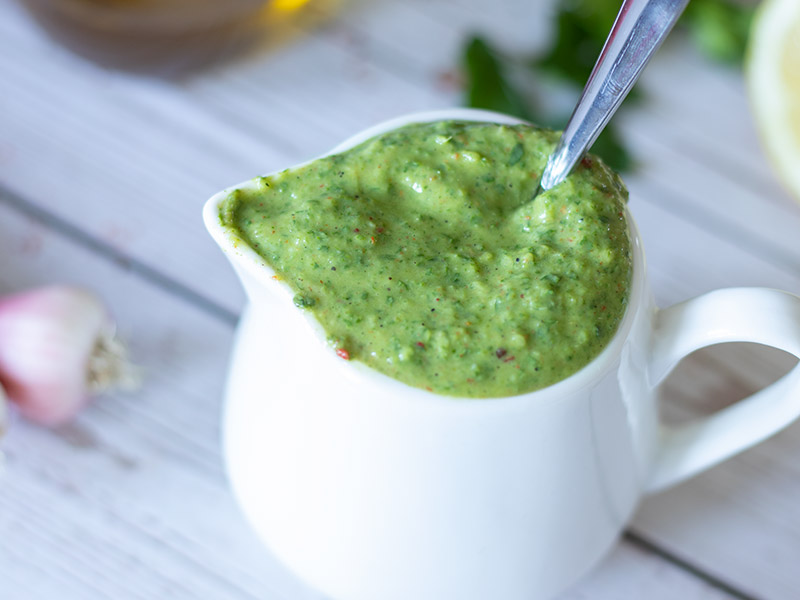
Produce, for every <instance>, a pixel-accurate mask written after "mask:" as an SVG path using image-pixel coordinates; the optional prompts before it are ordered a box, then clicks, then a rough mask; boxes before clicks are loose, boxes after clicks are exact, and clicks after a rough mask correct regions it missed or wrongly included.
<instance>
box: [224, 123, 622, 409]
mask: <svg viewBox="0 0 800 600" xmlns="http://www.w3.org/2000/svg"><path fill="white" fill-rule="evenodd" d="M557 139H558V134H557V133H555V132H552V131H549V130H545V129H540V128H537V127H534V126H531V125H514V126H508V125H496V124H490V123H474V122H459V121H439V122H434V123H422V124H414V125H409V126H406V127H402V128H400V129H396V130H393V131H391V132H388V133H385V134H383V135H380V136H378V137H375V138H372V139H370V140H368V141H366V142H364V143H362V144H360V145H359V146H357V147H355V148H352V149H350V150H347V151H345V152H343V153H341V154H336V155H332V156H327V157H324V158H321V159H318V160H316V161H313V162H311V163H309V164H306V165H304V166H301V167H298V168H295V169H289V170H286V171H283V172H281V173H278V174H276V175H271V176H269V177H262V178H259V179H258V180H257V185H255V186H253V188H254V189H237V190H234V191H233V192H231V193H230V194H229V196H228V197H227V199H226V200H225V201H224V202H223V203H222V205H221V208H220V219H221V221H222V224H223V225H224V226H225V227H226V228H229V229H230V230H232V231H234V232H235V233H236V234H237V235H238V236H239V237H240V238H241V239H242V240H244V241H245V243H247V244H248V245H249V246H250V247H251V248H253V250H255V251H256V252H257V253H258V254H259V255H261V257H263V258H264V260H265V261H266V262H267V263H268V264H269V265H270V266H271V267H272V268H273V269H274V270H275V272H276V273H277V275H278V277H279V278H280V279H282V280H284V281H285V282H287V283H288V284H289V285H290V286H291V288H292V289H293V290H294V291H295V296H294V303H295V305H296V306H297V307H298V308H299V309H302V310H307V311H310V312H311V313H312V314H313V316H314V317H315V318H316V319H317V320H318V321H319V323H320V324H321V325H322V327H323V328H324V329H325V331H326V333H327V335H328V341H329V343H330V344H331V346H332V351H336V353H337V354H338V355H339V356H340V357H342V358H345V359H352V360H359V361H361V362H363V363H365V364H367V365H369V366H370V367H372V368H374V369H376V370H378V371H380V372H382V373H385V374H386V375H389V376H391V377H394V378H396V379H398V380H400V381H403V382H405V383H407V384H409V385H412V386H416V387H420V388H424V389H428V390H430V391H433V392H436V393H439V394H445V395H450V396H459V397H484V398H491V397H499V396H509V395H514V394H521V393H524V392H529V391H532V390H536V389H539V388H542V387H545V386H548V385H550V384H552V383H555V382H557V381H559V380H561V379H564V378H566V377H568V376H569V375H571V374H572V373H574V372H576V371H577V370H579V369H580V368H581V367H583V366H585V365H586V364H587V363H589V362H590V361H591V360H592V359H593V358H594V357H595V356H597V354H599V353H600V351H601V350H602V349H603V348H604V347H605V346H606V344H607V343H608V342H609V340H610V339H611V338H612V337H613V335H614V333H615V331H616V329H617V326H618V325H619V322H620V320H621V318H622V315H623V313H624V311H625V307H626V304H627V301H628V295H629V288H630V280H631V260H632V259H631V244H630V239H629V237H628V232H627V225H626V221H625V217H624V212H625V202H626V201H627V191H626V189H625V188H624V186H623V184H622V182H621V180H620V179H619V177H618V176H617V175H616V174H615V173H614V172H612V171H611V170H610V169H609V168H608V167H606V166H605V165H604V164H603V163H602V162H601V161H600V160H599V159H597V158H595V157H592V156H588V157H587V158H585V159H584V160H583V162H582V163H581V164H580V165H579V166H578V168H576V169H575V170H574V172H573V173H572V174H571V175H570V176H569V177H568V178H567V180H566V181H565V182H564V183H562V184H560V185H558V186H556V187H555V188H553V189H552V190H549V191H547V192H544V193H541V194H540V195H539V196H537V197H536V198H535V199H533V196H534V192H535V190H536V186H537V184H538V179H539V176H540V174H541V172H542V170H543V168H544V165H545V163H546V160H547V156H548V154H549V153H550V152H551V150H552V149H553V148H554V146H555V144H556V142H557Z"/></svg>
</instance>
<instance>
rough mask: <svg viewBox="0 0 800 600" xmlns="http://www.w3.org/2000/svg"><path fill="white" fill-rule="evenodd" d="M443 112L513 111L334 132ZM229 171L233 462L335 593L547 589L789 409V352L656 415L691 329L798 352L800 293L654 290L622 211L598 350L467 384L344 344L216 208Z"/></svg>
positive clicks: (479, 596)
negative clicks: (520, 384)
mask: <svg viewBox="0 0 800 600" xmlns="http://www.w3.org/2000/svg"><path fill="white" fill-rule="evenodd" d="M437 119H466V120H476V121H491V122H503V123H513V122H518V121H517V120H515V119H512V118H509V117H507V116H504V115H498V114H495V113H487V112H485V111H471V110H464V109H459V110H449V111H440V112H435V113H424V114H416V115H408V116H404V117H401V118H399V119H395V120H392V121H389V122H387V123H384V124H381V125H378V126H377V127H374V128H371V129H369V130H367V131H365V132H362V133H360V134H358V135H356V136H354V137H353V138H351V139H349V140H347V141H346V142H345V143H343V144H342V145H340V146H339V147H337V148H336V149H335V150H334V152H335V151H341V150H343V149H346V148H349V147H352V146H353V145H355V144H357V143H359V142H361V141H363V140H365V139H367V138H368V137H371V136H372V135H375V134H378V133H381V132H383V131H387V130H390V129H392V128H395V127H398V126H400V125H403V124H406V123H411V122H420V121H431V120H437ZM241 185H242V186H247V185H250V184H249V183H244V184H241ZM237 187H239V186H237ZM230 189H233V188H230ZM230 189H228V190H224V191H222V192H220V193H219V194H217V195H215V196H214V197H213V198H211V199H210V200H209V202H208V203H207V205H206V207H205V212H204V218H205V222H206V226H207V228H208V229H209V231H210V232H211V234H212V236H213V237H214V239H215V240H216V241H217V243H218V244H219V245H220V246H221V247H222V249H223V250H224V252H225V253H226V255H227V256H228V257H229V259H230V261H231V263H232V265H233V267H234V269H235V270H236V272H237V273H238V274H239V276H240V278H241V280H242V283H243V285H244V287H245V290H246V292H247V295H248V298H249V305H248V308H247V309H246V311H245V313H244V315H243V317H242V320H241V323H240V325H239V330H238V336H237V341H236V345H235V348H234V353H233V357H232V361H231V370H230V375H229V383H228V389H227V397H226V409H225V425H224V435H225V455H226V460H227V467H228V471H229V475H230V480H231V483H232V485H233V489H234V492H235V494H236V496H237V498H238V500H239V502H240V504H241V506H242V508H243V509H244V512H245V513H246V514H247V516H248V518H249V520H250V522H251V523H252V525H253V526H254V528H255V529H256V531H257V532H258V533H259V535H260V536H261V537H262V538H263V539H264V541H265V542H266V543H267V544H268V545H269V546H270V548H271V549H272V550H273V552H274V553H275V554H276V555H277V556H278V557H279V558H281V559H282V560H283V561H284V562H285V563H286V564H287V565H288V566H289V567H290V568H292V569H293V570H294V571H295V572H296V573H297V574H298V575H300V576H301V577H303V578H305V579H306V580H308V581H309V582H310V583H311V584H312V585H315V586H316V587H318V588H319V589H320V590H322V591H324V592H325V593H327V594H329V595H330V596H331V597H333V598H337V599H339V600H395V599H396V600H408V599H409V598H414V599H415V600H426V599H430V600H448V599H458V600H470V599H475V600H485V599H486V598H503V599H504V600H516V599H519V600H523V599H525V600H531V599H536V598H549V597H551V596H553V595H554V594H556V593H557V592H559V591H560V590H562V589H564V588H565V587H566V586H567V585H569V584H570V583H571V582H573V581H575V580H576V579H577V578H578V577H579V576H580V575H581V574H583V573H584V572H586V571H587V570H588V569H589V568H590V567H591V566H592V565H593V564H594V563H596V562H597V561H598V560H599V558H600V557H601V556H602V555H603V553H604V552H605V551H606V550H607V549H608V548H609V547H610V546H611V545H612V544H613V542H614V540H615V539H616V537H617V536H618V535H619V533H620V531H621V530H622V528H623V527H624V525H625V523H626V521H627V519H628V518H629V516H630V515H631V513H632V511H633V509H634V508H635V506H636V503H637V501H638V500H639V498H640V497H641V495H642V494H644V493H648V492H649V491H652V490H656V489H661V488H663V487H666V486H668V485H670V484H672V483H675V482H677V481H680V480H682V479H684V478H686V477H689V476H691V475H692V474H694V473H696V472H698V471H700V470H702V469H704V468H707V467H708V466H711V465H713V464H715V463H716V462H719V461H720V460H723V459H724V458H726V457H728V456H730V455H732V454H734V453H735V452H738V451H740V450H742V449H744V448H746V447H748V446H750V445H752V444H754V443H756V442H758V441H760V440H761V439H764V438H765V437H767V436H769V435H771V434H772V433H774V432H775V431H777V430H778V429H780V428H781V427H783V426H785V425H786V424H788V423H789V422H791V421H792V420H793V419H794V418H796V416H797V415H798V413H800V367H796V368H795V369H794V370H793V371H792V372H790V373H789V374H788V375H787V376H785V377H784V378H782V379H781V380H779V381H778V382H776V383H775V384H773V385H772V386H770V387H769V388H766V389H765V390H762V391H761V392H759V393H757V394H755V395H754V396H752V397H750V398H748V399H746V400H744V401H742V402H740V403H738V404H736V405H734V406H732V407H730V408H728V409H726V410H724V411H722V412H720V413H717V414H716V415H713V416H712V417H709V418H707V419H704V420H702V421H700V422H698V423H695V424H692V425H690V426H687V427H683V428H681V429H678V430H667V429H665V428H663V427H661V426H659V423H658V410H657V398H656V395H657V385H658V383H659V382H660V381H661V380H662V379H663V378H664V377H665V376H666V374H667V373H668V372H669V371H670V370H671V369H672V368H673V367H674V366H675V364H677V362H678V361H679V360H680V359H681V358H682V357H683V356H685V355H687V354H688V353H690V352H691V351H693V350H695V349H697V348H699V347H702V346H706V345H710V344H714V343H720V342H726V341H756V342H760V343H764V344H768V345H772V346H776V347H779V348H782V349H784V350H786V351H788V352H791V353H793V354H795V355H797V356H800V299H798V298H797V297H795V296H793V295H791V294H788V293H785V292H780V291H776V290H767V289H729V290H720V291H717V292H712V293H711V294H707V295H705V296H702V297H700V298H697V299H695V300H691V301H689V302H687V303H684V304H681V305H677V306H675V307H672V308H669V309H666V310H658V309H656V307H655V305H654V303H653V301H652V297H651V294H650V292H649V289H648V286H647V283H646V268H645V261H644V254H643V250H642V244H641V240H640V238H639V235H638V232H637V230H636V226H635V224H634V222H633V219H632V218H631V216H630V214H628V215H627V216H628V222H629V225H630V234H631V238H632V240H633V245H634V280H633V288H632V295H631V300H630V303H629V308H628V311H627V313H626V315H625V317H624V320H623V322H622V324H621V326H620V329H619V331H618V332H617V334H616V336H615V337H614V339H613V340H612V341H611V343H610V344H609V346H608V347H607V348H606V349H605V350H604V352H603V353H601V355H600V356H598V357H597V358H596V359H595V360H594V361H593V362H592V363H590V364H589V365H588V366H587V367H585V368H584V369H582V370H581V371H579V372H578V373H576V374H575V375H573V376H572V377H570V378H568V379H566V380H564V381H561V382H559V383H557V384H555V385H553V386H551V387H549V388H546V389H544V390H540V391H537V392H533V393H530V394H525V395H520V396H515V397H509V398H500V399H487V400H468V399H456V398H449V397H444V396H438V395H435V394H432V393H429V392H426V391H424V390H419V389H416V388H412V387H409V386H406V385H404V384H402V383H399V382H397V381H395V380H393V379H390V378H388V377H386V376H384V375H382V374H379V373H377V372H374V371H372V370H370V369H368V368H367V367H365V366H363V365H361V364H360V363H357V362H355V361H343V360H341V359H340V358H338V357H337V356H336V355H335V354H334V353H333V352H332V351H331V349H330V348H329V346H327V345H326V344H325V341H324V335H323V334H322V332H321V330H320V328H319V326H318V325H317V324H316V323H315V322H314V321H313V320H312V319H310V318H308V317H307V316H306V314H305V313H303V312H301V311H298V310H297V309H296V308H295V307H294V306H293V304H292V301H291V299H292V292H291V290H289V288H288V287H287V286H285V284H283V283H281V282H278V281H276V280H274V279H272V274H273V273H272V271H271V270H270V269H269V267H267V266H266V265H264V264H263V260H261V259H260V258H259V257H258V256H257V255H256V254H255V253H254V252H253V251H252V250H251V249H250V248H248V247H247V246H246V245H245V244H244V242H242V241H241V240H239V239H238V238H236V236H235V235H233V234H232V233H231V232H229V231H226V230H224V229H223V228H222V227H221V226H220V224H219V219H218V205H219V203H220V202H221V201H222V200H223V199H224V198H225V196H226V194H227V193H228V192H229V191H230Z"/></svg>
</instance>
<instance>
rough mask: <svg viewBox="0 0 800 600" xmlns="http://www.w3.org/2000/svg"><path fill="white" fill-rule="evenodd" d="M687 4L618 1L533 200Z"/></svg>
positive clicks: (589, 140)
mask: <svg viewBox="0 0 800 600" xmlns="http://www.w3.org/2000/svg"><path fill="white" fill-rule="evenodd" d="M688 2H689V0H624V1H623V3H622V7H621V8H620V10H619V14H618V15H617V19H616V21H615V22H614V26H613V27H612V28H611V33H609V34H608V39H606V43H605V45H604V46H603V50H602V51H601V52H600V57H599V58H598V59H597V63H595V65H594V69H592V73H591V75H589V80H588V81H587V82H586V87H585V88H583V94H581V97H580V100H578V104H577V105H576V106H575V110H574V112H573V113H572V116H571V117H570V119H569V122H568V123H567V127H566V128H565V129H564V133H563V134H562V135H561V140H560V141H559V142H558V146H557V147H556V149H555V151H554V152H553V154H551V155H550V158H549V159H548V161H547V166H546V167H545V169H544V172H543V173H542V178H541V180H540V182H539V188H538V190H537V192H536V193H537V195H538V194H539V192H541V191H543V190H549V189H550V188H552V187H553V186H556V185H558V184H559V183H561V182H562V181H564V179H565V178H566V177H567V175H569V173H570V172H571V171H572V169H573V167H575V165H576V163H577V162H578V161H579V160H580V159H581V158H582V157H583V155H584V153H585V152H586V151H587V150H588V149H589V147H590V146H591V145H592V144H593V143H594V141H595V140H596V139H597V136H598V135H600V132H601V131H602V130H603V127H605V126H606V124H607V123H608V121H609V120H610V119H611V116H612V115H613V114H614V113H615V112H616V111H617V108H619V105H620V104H622V101H623V100H624V99H625V96H627V95H628V92H630V91H631V88H632V87H633V84H634V83H635V82H636V80H637V79H638V78H639V75H640V74H641V72H642V70H643V69H644V67H645V65H646V64H647V62H648V61H649V60H650V57H651V56H652V55H653V54H654V53H655V51H656V50H658V47H659V46H660V45H661V42H663V41H664V38H666V37H667V34H668V33H669V32H670V30H671V29H672V27H673V25H675V22H676V21H677V20H678V17H679V16H680V15H681V13H682V12H683V9H684V8H686V5H687V4H688Z"/></svg>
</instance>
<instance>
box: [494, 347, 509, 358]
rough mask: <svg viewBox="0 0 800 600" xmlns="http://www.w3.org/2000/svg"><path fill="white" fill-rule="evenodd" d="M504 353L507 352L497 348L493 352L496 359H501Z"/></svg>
mask: <svg viewBox="0 0 800 600" xmlns="http://www.w3.org/2000/svg"><path fill="white" fill-rule="evenodd" d="M506 352H508V351H507V350H506V349H505V348H498V349H497V350H495V351H494V355H495V356H496V357H497V358H503V357H504V356H505V355H506Z"/></svg>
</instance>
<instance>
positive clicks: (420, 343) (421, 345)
mask: <svg viewBox="0 0 800 600" xmlns="http://www.w3.org/2000/svg"><path fill="white" fill-rule="evenodd" d="M417 346H419V347H420V348H424V347H425V344H423V343H422V342H417Z"/></svg>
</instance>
